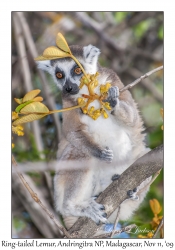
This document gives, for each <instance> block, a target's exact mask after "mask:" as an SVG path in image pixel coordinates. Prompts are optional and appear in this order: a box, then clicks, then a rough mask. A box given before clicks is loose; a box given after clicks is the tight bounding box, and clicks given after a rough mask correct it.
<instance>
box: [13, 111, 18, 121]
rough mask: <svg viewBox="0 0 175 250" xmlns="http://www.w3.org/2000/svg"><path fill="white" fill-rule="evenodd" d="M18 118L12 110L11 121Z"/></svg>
mask: <svg viewBox="0 0 175 250" xmlns="http://www.w3.org/2000/svg"><path fill="white" fill-rule="evenodd" d="M17 118H18V113H16V112H12V121H13V120H16V119H17Z"/></svg>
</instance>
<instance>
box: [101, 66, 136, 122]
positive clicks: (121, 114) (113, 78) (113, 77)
mask: <svg viewBox="0 0 175 250" xmlns="http://www.w3.org/2000/svg"><path fill="white" fill-rule="evenodd" d="M102 69H103V70H102V72H103V73H102V75H103V74H104V73H105V74H106V73H108V77H107V78H106V82H110V83H111V85H112V87H111V88H110V89H109V92H108V98H107V99H106V101H108V102H109V103H110V105H111V107H112V108H113V110H112V112H111V114H112V115H113V116H114V117H115V118H116V119H117V120H118V121H120V122H122V123H123V124H125V125H126V126H134V125H135V123H136V122H137V120H138V119H139V117H138V112H137V106H136V103H135V102H134V100H133V99H132V96H131V93H130V92H129V91H128V90H126V91H124V92H122V93H120V92H119V89H121V88H123V87H124V85H123V83H122V82H121V80H120V78H119V77H118V75H117V74H116V73H115V72H114V71H113V70H111V69H108V70H105V69H104V68H102ZM105 71H106V72H105Z"/></svg>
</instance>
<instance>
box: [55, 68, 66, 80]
mask: <svg viewBox="0 0 175 250" xmlns="http://www.w3.org/2000/svg"><path fill="white" fill-rule="evenodd" d="M57 73H61V74H62V76H63V77H62V78H61V79H63V78H64V77H65V73H64V71H63V70H62V69H60V68H58V67H56V68H55V75H56V74H57ZM57 79H59V78H57Z"/></svg>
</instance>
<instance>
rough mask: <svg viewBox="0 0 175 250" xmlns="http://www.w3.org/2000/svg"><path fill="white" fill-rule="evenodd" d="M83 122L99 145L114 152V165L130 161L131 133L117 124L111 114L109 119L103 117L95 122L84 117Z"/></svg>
mask: <svg viewBox="0 0 175 250" xmlns="http://www.w3.org/2000/svg"><path fill="white" fill-rule="evenodd" d="M81 121H82V123H84V124H86V126H87V132H88V133H89V135H90V136H91V137H92V138H93V140H94V141H95V142H96V143H97V144H99V145H100V146H101V147H102V148H105V147H108V148H109V149H111V150H112V151H113V154H114V158H113V163H117V165H118V164H123V163H124V162H125V163H126V161H128V159H129V158H130V157H131V151H132V144H131V140H130V136H129V133H128V131H126V130H125V129H124V128H123V127H121V126H120V125H119V124H118V123H117V121H116V120H115V118H114V117H113V116H112V115H111V114H109V118H107V119H104V117H102V116H101V117H99V118H98V119H97V120H95V121H94V120H93V119H92V118H91V117H89V116H87V115H83V116H82V118H81Z"/></svg>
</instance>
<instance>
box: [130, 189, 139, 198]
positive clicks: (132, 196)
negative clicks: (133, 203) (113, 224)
mask: <svg viewBox="0 0 175 250" xmlns="http://www.w3.org/2000/svg"><path fill="white" fill-rule="evenodd" d="M137 191H138V190H137V188H134V189H133V190H128V192H127V195H128V196H129V198H130V199H131V200H139V197H138V195H137Z"/></svg>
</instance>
